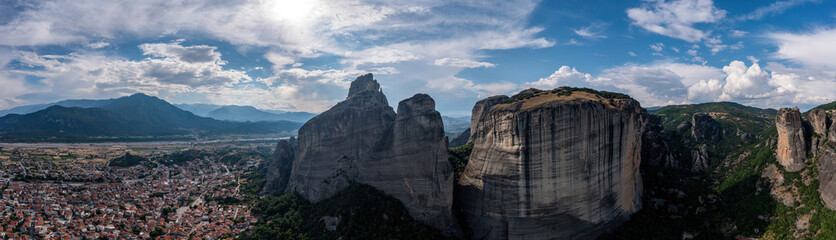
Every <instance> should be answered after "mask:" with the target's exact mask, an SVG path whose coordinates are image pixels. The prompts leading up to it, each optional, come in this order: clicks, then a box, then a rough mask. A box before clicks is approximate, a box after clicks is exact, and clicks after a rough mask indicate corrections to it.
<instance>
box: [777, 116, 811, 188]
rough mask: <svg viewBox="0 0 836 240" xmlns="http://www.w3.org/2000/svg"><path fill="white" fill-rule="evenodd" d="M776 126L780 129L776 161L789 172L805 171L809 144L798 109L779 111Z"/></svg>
mask: <svg viewBox="0 0 836 240" xmlns="http://www.w3.org/2000/svg"><path fill="white" fill-rule="evenodd" d="M775 126H776V127H777V128H778V146H777V150H776V156H775V158H776V160H778V163H780V164H781V165H782V166H784V168H785V169H786V170H787V171H790V172H796V171H799V170H801V169H803V168H804V166H805V164H806V162H807V142H806V139H805V137H804V124H803V122H802V120H801V113H800V112H799V111H798V108H794V109H789V108H781V109H780V110H778V116H776V117H775Z"/></svg>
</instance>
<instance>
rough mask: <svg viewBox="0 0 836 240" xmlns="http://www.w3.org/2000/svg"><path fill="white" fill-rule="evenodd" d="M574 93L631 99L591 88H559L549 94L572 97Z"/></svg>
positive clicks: (624, 95) (625, 95) (621, 94)
mask: <svg viewBox="0 0 836 240" xmlns="http://www.w3.org/2000/svg"><path fill="white" fill-rule="evenodd" d="M574 92H588V93H592V94H595V95H598V96H601V97H602V98H606V99H632V98H630V95H627V94H623V93H617V92H607V91H598V90H595V89H591V88H576V87H559V88H555V89H552V90H551V93H557V95H558V96H569V95H572V93H574Z"/></svg>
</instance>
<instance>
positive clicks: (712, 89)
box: [688, 79, 723, 102]
mask: <svg viewBox="0 0 836 240" xmlns="http://www.w3.org/2000/svg"><path fill="white" fill-rule="evenodd" d="M722 92H723V83H721V82H720V80H717V79H708V80H700V81H699V82H697V83H696V84H693V85H691V86H690V87H688V99H689V100H693V101H697V102H711V101H715V100H717V99H719V98H720V95H721V94H722Z"/></svg>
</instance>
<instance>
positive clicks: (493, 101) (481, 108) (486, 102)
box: [467, 95, 508, 143]
mask: <svg viewBox="0 0 836 240" xmlns="http://www.w3.org/2000/svg"><path fill="white" fill-rule="evenodd" d="M505 100H508V96H505V95H497V96H493V97H489V98H485V99H482V100H479V101H478V102H476V104H475V105H473V110H472V111H471V115H470V139H468V141H467V143H471V142H473V140H474V139H475V138H476V136H475V135H474V134H475V132H474V131H473V128H474V127H476V124H478V123H479V122H481V121H482V118H483V117H484V116H485V114H486V113H487V111H488V109H490V108H491V107H493V106H495V105H497V104H500V103H502V102H504V101H505Z"/></svg>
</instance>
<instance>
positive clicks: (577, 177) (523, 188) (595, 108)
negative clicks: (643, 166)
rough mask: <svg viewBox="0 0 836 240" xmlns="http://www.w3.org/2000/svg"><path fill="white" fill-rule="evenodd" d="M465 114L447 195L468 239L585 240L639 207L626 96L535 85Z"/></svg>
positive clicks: (635, 142)
mask: <svg viewBox="0 0 836 240" xmlns="http://www.w3.org/2000/svg"><path fill="white" fill-rule="evenodd" d="M477 110H480V111H483V112H481V113H478V112H477ZM477 116H478V119H477ZM473 118H474V120H478V121H476V122H475V123H474V125H473V126H471V134H472V136H474V137H475V138H474V140H473V141H474V144H475V145H474V147H473V152H472V154H471V156H470V161H469V162H468V164H467V167H466V169H465V171H464V173H463V174H462V176H461V178H460V180H459V186H458V187H459V190H460V191H457V193H456V194H457V198H456V201H457V205H459V206H461V211H462V212H463V215H464V217H465V221H466V222H467V225H468V227H469V229H470V231H471V232H472V234H473V238H474V239H593V238H595V237H597V236H598V235H600V234H601V233H602V232H604V231H606V230H607V229H608V228H611V227H614V226H617V224H619V223H620V222H622V221H623V220H624V219H626V218H627V216H629V215H630V214H632V213H634V212H636V211H638V210H639V209H640V208H641V193H642V181H641V175H640V174H639V164H640V162H641V157H640V155H641V147H642V146H641V144H642V128H643V124H644V121H645V120H644V110H643V109H642V108H641V107H640V106H639V103H638V102H636V101H635V100H633V99H629V98H604V97H602V96H600V95H597V94H594V93H589V92H584V91H576V92H573V93H569V94H566V93H565V92H564V93H562V94H556V93H554V92H540V93H536V94H535V95H534V96H533V97H528V98H526V99H524V100H520V101H517V102H514V103H510V104H497V105H494V106H493V107H486V108H478V109H477V108H474V113H473Z"/></svg>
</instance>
